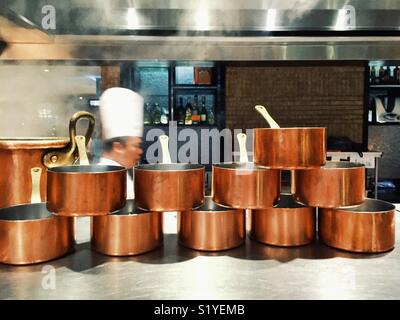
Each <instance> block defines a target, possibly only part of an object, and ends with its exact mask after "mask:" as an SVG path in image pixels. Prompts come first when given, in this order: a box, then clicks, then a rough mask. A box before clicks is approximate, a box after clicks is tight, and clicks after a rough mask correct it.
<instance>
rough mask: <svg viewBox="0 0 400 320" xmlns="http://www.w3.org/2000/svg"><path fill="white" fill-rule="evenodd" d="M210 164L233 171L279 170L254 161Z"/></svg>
mask: <svg viewBox="0 0 400 320" xmlns="http://www.w3.org/2000/svg"><path fill="white" fill-rule="evenodd" d="M247 165H248V166H250V168H246V166H247ZM212 166H213V167H216V168H218V169H224V170H233V171H235V170H242V171H268V170H279V169H273V168H271V167H267V166H262V165H258V164H255V163H254V162H222V163H216V164H213V165H212ZM231 166H232V167H231ZM240 166H243V168H241V167H240Z"/></svg>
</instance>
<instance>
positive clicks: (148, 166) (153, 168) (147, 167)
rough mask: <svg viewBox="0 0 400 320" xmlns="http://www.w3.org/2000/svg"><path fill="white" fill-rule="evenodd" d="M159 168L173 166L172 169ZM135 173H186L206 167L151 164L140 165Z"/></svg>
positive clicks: (185, 164) (182, 164) (183, 164)
mask: <svg viewBox="0 0 400 320" xmlns="http://www.w3.org/2000/svg"><path fill="white" fill-rule="evenodd" d="M157 166H166V167H168V166H171V169H161V168H159V169H157V168H156V167H157ZM176 166H178V167H179V166H182V167H183V166H189V168H188V169H179V168H176ZM134 169H135V171H136V170H138V171H152V172H185V171H197V170H202V169H204V165H202V164H194V163H149V164H140V165H138V166H136V167H135V168H134Z"/></svg>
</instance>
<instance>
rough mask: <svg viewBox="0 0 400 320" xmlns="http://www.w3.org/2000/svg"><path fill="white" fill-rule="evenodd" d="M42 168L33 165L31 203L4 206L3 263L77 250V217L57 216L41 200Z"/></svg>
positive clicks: (0, 216) (0, 212) (0, 217)
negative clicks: (75, 224) (75, 220)
mask: <svg viewBox="0 0 400 320" xmlns="http://www.w3.org/2000/svg"><path fill="white" fill-rule="evenodd" d="M41 171H42V169H41V168H33V169H32V170H31V173H32V196H31V200H32V203H31V204H21V205H15V206H11V207H7V208H2V209H0V262H1V263H6V264H13V265H25V264H32V263H39V262H44V261H48V260H52V259H55V258H58V257H60V256H63V255H65V254H67V253H69V252H70V251H73V250H74V246H75V239H74V220H73V219H70V218H65V217H56V216H54V215H53V214H51V213H50V212H49V211H47V209H46V203H44V202H40V175H41Z"/></svg>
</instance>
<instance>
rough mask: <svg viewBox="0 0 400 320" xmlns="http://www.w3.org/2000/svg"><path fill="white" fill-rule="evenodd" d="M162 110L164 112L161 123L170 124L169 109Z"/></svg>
mask: <svg viewBox="0 0 400 320" xmlns="http://www.w3.org/2000/svg"><path fill="white" fill-rule="evenodd" d="M161 110H162V111H161V118H160V122H161V123H162V124H168V110H167V109H164V108H162V109H161Z"/></svg>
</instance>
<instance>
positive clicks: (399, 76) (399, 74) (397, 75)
mask: <svg viewBox="0 0 400 320" xmlns="http://www.w3.org/2000/svg"><path fill="white" fill-rule="evenodd" d="M393 81H394V83H397V84H399V83H400V69H399V67H398V66H396V68H394V70H393Z"/></svg>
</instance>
